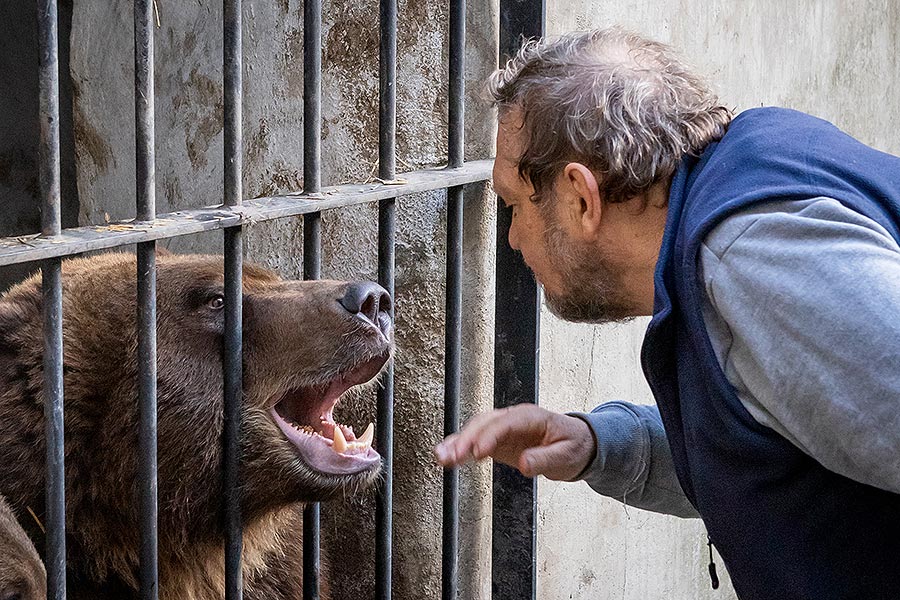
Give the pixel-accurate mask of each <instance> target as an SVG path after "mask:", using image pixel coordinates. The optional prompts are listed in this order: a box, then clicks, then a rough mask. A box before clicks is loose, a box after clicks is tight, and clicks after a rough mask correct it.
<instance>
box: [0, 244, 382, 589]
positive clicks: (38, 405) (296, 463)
mask: <svg viewBox="0 0 900 600" xmlns="http://www.w3.org/2000/svg"><path fill="white" fill-rule="evenodd" d="M157 264H158V276H157V277H158V299H157V323H158V325H157V344H158V420H159V421H158V429H159V434H158V448H159V449H158V453H159V458H158V461H159V571H160V594H159V597H160V598H161V599H162V600H176V599H177V600H206V599H213V598H217V599H218V598H222V597H223V593H224V591H223V590H224V550H223V548H224V531H223V525H222V522H223V517H222V513H223V501H222V498H223V494H222V450H221V447H222V428H223V415H222V395H223V376H222V353H223V345H224V342H223V330H224V311H223V307H224V298H223V276H222V271H223V269H222V260H221V258H220V257H211V256H196V255H181V256H179V255H160V256H159V257H158V259H157ZM135 271H136V261H135V258H134V256H133V255H129V254H122V253H111V254H102V255H98V256H95V257H92V258H87V259H75V260H70V261H66V262H64V263H63V282H64V289H63V312H64V322H63V335H64V344H65V351H64V381H65V455H66V522H67V581H68V583H67V585H68V592H69V594H68V595H69V598H72V599H74V600H81V599H85V600H86V599H88V598H90V599H92V600H106V599H110V600H112V599H116V600H121V599H128V598H137V597H138V591H137V590H138V573H139V547H140V531H139V529H138V523H139V505H140V503H139V501H138V498H139V489H138V476H137V474H138V468H139V458H138V452H137V446H138V427H139V425H138V423H139V410H138V401H137V375H138V368H137V331H136V292H135V290H136V277H135ZM243 294H244V301H243V302H244V304H243V348H244V354H243V362H244V376H243V382H244V383H243V385H244V388H243V392H244V393H243V403H242V427H241V434H242V435H241V439H242V444H241V446H242V462H241V511H242V517H243V521H244V537H243V548H244V553H243V577H244V586H245V593H244V596H245V597H246V598H248V599H251V600H253V599H260V600H262V599H269V600H280V599H289V598H290V599H294V598H300V597H301V595H302V572H301V564H302V555H301V549H302V544H301V533H302V532H301V529H302V527H301V509H302V506H303V505H302V503H304V502H309V501H320V500H327V499H329V498H333V497H335V496H338V495H341V494H346V495H349V494H355V493H357V492H358V491H360V490H362V489H364V488H366V487H367V486H369V485H371V484H372V483H373V482H374V481H375V480H376V479H377V477H378V474H379V472H380V464H381V458H380V456H379V454H378V453H377V452H376V451H375V450H374V449H373V448H372V439H373V429H372V426H371V425H370V426H369V427H368V428H367V429H366V431H365V433H364V434H361V435H359V437H357V435H355V434H354V431H353V429H352V428H351V427H348V426H345V425H341V424H338V423H335V421H334V420H333V410H334V406H335V404H336V403H337V402H338V400H339V399H340V398H342V397H344V396H346V395H347V394H346V393H347V392H348V391H349V390H351V389H352V388H355V387H357V386H360V385H362V384H365V383H367V382H370V381H372V380H373V379H374V378H375V377H376V376H377V375H378V373H379V372H380V371H381V369H382V368H383V366H384V365H385V364H386V362H387V361H388V360H389V359H390V356H391V351H392V339H393V330H392V321H391V317H390V304H391V299H390V297H389V296H388V294H387V293H386V292H385V291H384V290H383V289H382V288H380V287H379V286H377V285H375V284H372V283H345V282H335V281H314V282H300V281H286V280H283V279H281V278H279V277H278V276H277V275H275V274H274V273H272V272H270V271H267V270H265V269H262V268H259V267H256V266H253V265H245V266H244V272H243ZM41 322H42V319H41V291H40V280H39V278H37V277H35V278H31V279H29V280H27V281H25V282H23V283H21V284H19V285H18V286H16V287H14V288H12V289H11V290H10V291H9V292H8V293H7V294H5V295H4V296H3V297H2V298H0V494H2V495H4V496H5V497H6V498H7V499H8V500H9V502H10V504H11V505H12V507H13V508H14V509H15V510H16V511H17V512H18V513H19V514H22V511H24V510H27V509H29V508H30V509H31V510H33V511H34V512H35V513H36V515H37V516H38V517H39V518H40V517H41V516H42V515H43V511H44V455H45V442H44V419H43V394H42V391H41V378H42V374H41V364H42V347H41V340H42V330H41ZM23 525H24V526H25V527H26V529H27V530H28V533H29V535H30V537H31V539H32V540H34V542H35V545H36V546H37V547H39V548H40V547H43V545H44V538H43V534H42V533H41V531H40V528H38V527H37V522H36V521H35V520H31V522H29V521H28V520H24V519H23ZM323 591H325V593H326V594H327V590H323Z"/></svg>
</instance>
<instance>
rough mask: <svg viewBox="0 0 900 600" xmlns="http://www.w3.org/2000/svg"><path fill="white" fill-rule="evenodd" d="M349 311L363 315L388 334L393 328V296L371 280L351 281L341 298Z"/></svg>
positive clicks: (342, 304)
mask: <svg viewBox="0 0 900 600" xmlns="http://www.w3.org/2000/svg"><path fill="white" fill-rule="evenodd" d="M340 302H341V306H343V307H344V308H345V309H347V312H349V313H351V314H354V315H357V316H359V317H362V318H363V319H365V320H367V321H369V322H370V323H372V325H375V326H376V327H378V328H379V329H380V330H381V331H382V332H384V333H385V335H387V333H388V331H389V330H390V328H391V297H390V295H389V294H388V293H387V291H386V290H385V289H384V288H383V287H381V286H380V285H378V284H377V283H372V282H370V281H359V282H356V283H351V284H350V285H348V286H347V291H346V292H344V297H343V298H341V300H340Z"/></svg>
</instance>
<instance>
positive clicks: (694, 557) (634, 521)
mask: <svg viewBox="0 0 900 600" xmlns="http://www.w3.org/2000/svg"><path fill="white" fill-rule="evenodd" d="M548 11H549V15H548V17H549V18H548V25H549V27H548V30H549V33H550V34H558V33H561V32H565V31H572V30H585V29H589V28H593V27H598V26H605V25H610V24H615V23H618V24H622V25H625V26H627V27H629V28H631V29H634V30H636V31H638V32H641V33H644V34H646V35H649V36H651V37H654V38H656V39H659V40H661V41H664V42H668V43H671V44H673V45H674V46H675V47H676V48H678V49H679V50H681V52H682V54H683V55H684V56H685V57H687V58H688V60H689V61H690V62H692V63H693V64H694V65H696V67H697V68H698V69H699V70H700V71H701V72H703V73H704V74H706V75H707V76H708V77H709V78H710V80H711V82H712V84H713V85H714V87H715V88H716V89H717V90H718V91H719V92H720V96H721V98H722V99H723V100H724V102H725V103H726V104H727V105H730V106H734V107H736V108H737V109H738V110H742V109H746V108H750V107H754V106H760V105H781V106H788V107H792V108H797V109H800V110H804V111H808V112H811V113H813V114H816V115H818V116H821V117H824V118H826V119H829V120H831V121H832V122H834V123H836V124H837V125H839V126H840V127H841V128H843V129H845V130H846V131H848V132H850V133H851V134H853V135H854V136H856V137H858V138H859V139H861V140H863V141H865V142H867V143H869V144H872V145H874V146H875V147H878V148H880V149H883V150H886V151H889V152H893V153H895V154H897V153H900V136H898V134H897V131H898V126H900V111H898V108H900V100H898V98H900V64H898V56H900V36H898V35H897V33H896V32H897V31H898V30H900V5H898V4H897V3H895V2H890V1H888V0H866V1H851V0H805V1H800V0H798V1H795V2H781V1H779V0H760V1H750V0H703V1H700V0H677V1H670V0H665V1H663V0H640V1H637V0H625V1H620V0H617V1H615V2H612V1H598V0H574V1H571V2H565V3H549V5H548ZM542 327H543V331H542V336H541V343H542V348H541V358H542V364H541V401H542V403H543V404H544V405H545V406H548V407H552V408H556V409H558V410H573V409H574V410H578V409H589V408H591V407H593V406H595V405H596V404H599V403H600V402H602V401H605V400H612V399H621V400H629V401H632V402H641V403H649V402H651V401H652V399H651V396H650V392H649V390H648V388H647V386H646V384H645V383H644V380H643V377H642V376H641V375H640V366H639V351H640V344H641V339H642V337H643V332H644V328H645V327H646V322H645V321H638V322H635V323H632V324H626V325H609V326H600V327H586V326H583V325H572V324H567V323H562V322H560V321H558V320H556V319H554V318H553V317H552V315H550V314H545V315H544V317H543V323H542ZM539 491H540V523H541V531H540V534H541V538H540V540H541V542H540V551H539V556H540V564H541V571H540V575H539V590H540V593H539V597H541V598H548V599H550V598H552V599H557V598H571V599H583V600H587V599H591V600H603V599H613V598H615V599H626V600H654V599H663V598H665V599H670V598H671V599H707V598H708V599H714V598H715V599H720V600H722V599H726V598H734V597H735V596H734V592H733V590H732V589H731V588H730V585H729V583H728V582H727V581H726V578H725V577H722V578H723V586H722V588H721V589H720V590H719V591H717V592H714V591H712V590H711V589H710V584H709V578H708V575H707V572H706V564H707V562H708V558H707V555H706V536H705V531H704V529H703V526H702V524H700V523H699V522H698V521H690V520H680V519H676V518H673V517H665V516H658V515H653V514H651V513H647V512H644V511H640V510H637V509H633V508H630V509H626V508H624V507H623V505H622V504H621V503H619V502H616V501H614V500H608V499H601V498H599V497H598V496H597V495H596V494H594V493H593V492H592V491H591V490H590V489H589V488H588V487H587V486H586V485H584V484H577V485H572V484H556V483H552V482H547V481H543V480H542V481H541V482H540V484H539ZM573 532H577V535H576V534H573ZM719 565H720V568H719V573H720V575H723V574H724V573H723V572H724V569H723V568H722V567H721V562H720V563H719Z"/></svg>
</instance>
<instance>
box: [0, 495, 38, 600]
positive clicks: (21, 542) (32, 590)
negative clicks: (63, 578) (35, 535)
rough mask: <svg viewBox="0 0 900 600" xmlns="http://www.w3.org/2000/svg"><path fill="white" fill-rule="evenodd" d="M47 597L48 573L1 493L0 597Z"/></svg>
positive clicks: (24, 599)
mask: <svg viewBox="0 0 900 600" xmlns="http://www.w3.org/2000/svg"><path fill="white" fill-rule="evenodd" d="M8 598H16V599H17V600H45V599H46V598H47V574H46V573H45V572H44V564H43V563H42V562H41V559H40V557H39V556H38V553H37V551H36V550H35V549H34V544H32V543H31V540H30V539H28V536H27V535H25V531H24V530H23V529H22V527H21V526H20V525H19V522H18V521H17V520H16V517H15V515H14V514H13V512H12V510H11V509H10V508H9V505H8V504H7V503H6V500H4V499H3V497H2V496H0V600H7V599H8Z"/></svg>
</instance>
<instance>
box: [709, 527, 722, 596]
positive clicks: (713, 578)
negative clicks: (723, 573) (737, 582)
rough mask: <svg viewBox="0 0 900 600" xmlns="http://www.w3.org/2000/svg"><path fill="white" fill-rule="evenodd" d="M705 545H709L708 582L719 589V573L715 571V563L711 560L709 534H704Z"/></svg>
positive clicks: (711, 547) (715, 588) (711, 546)
mask: <svg viewBox="0 0 900 600" xmlns="http://www.w3.org/2000/svg"><path fill="white" fill-rule="evenodd" d="M706 545H707V546H708V547H709V582H710V583H711V584H712V589H714V590H717V589H719V575H718V573H716V563H715V561H714V560H713V553H712V549H713V543H712V538H711V537H709V534H708V533H707V534H706Z"/></svg>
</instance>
